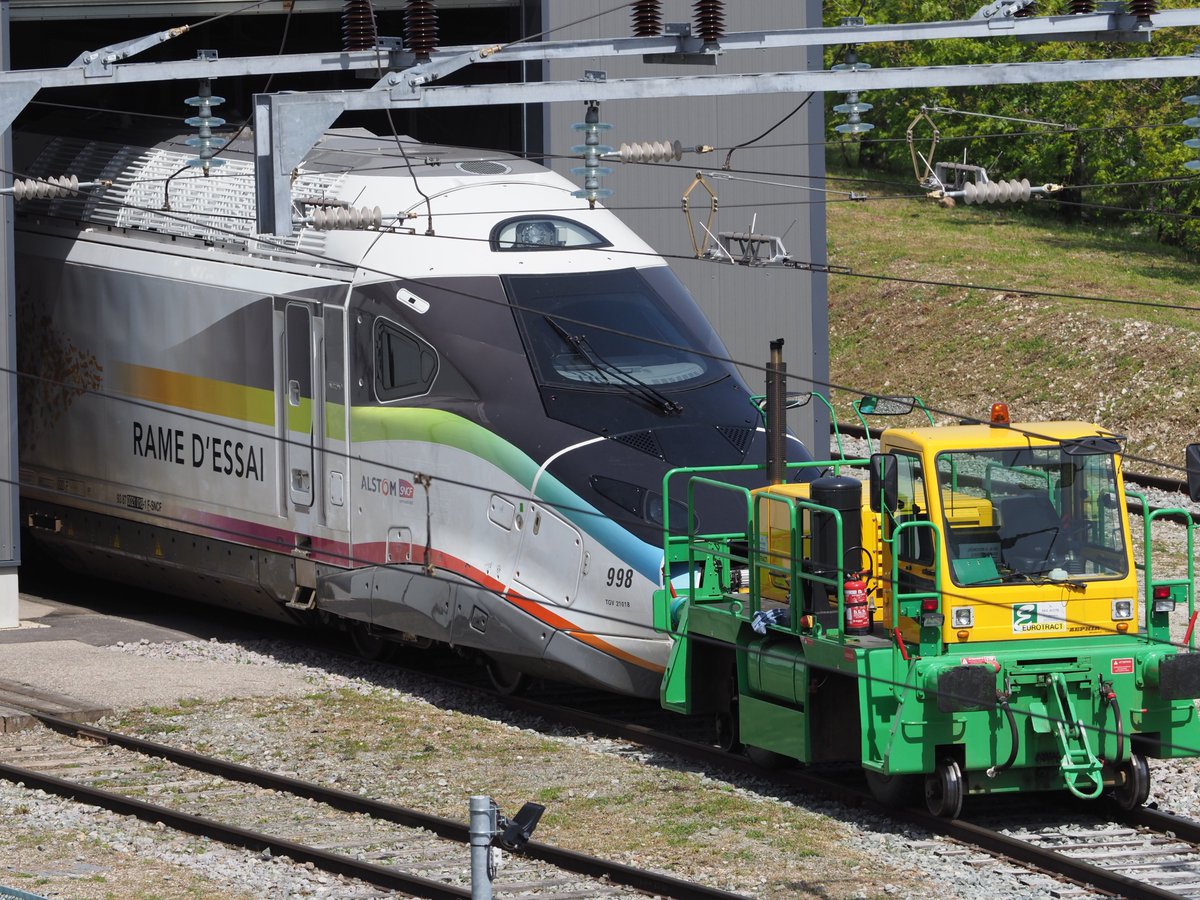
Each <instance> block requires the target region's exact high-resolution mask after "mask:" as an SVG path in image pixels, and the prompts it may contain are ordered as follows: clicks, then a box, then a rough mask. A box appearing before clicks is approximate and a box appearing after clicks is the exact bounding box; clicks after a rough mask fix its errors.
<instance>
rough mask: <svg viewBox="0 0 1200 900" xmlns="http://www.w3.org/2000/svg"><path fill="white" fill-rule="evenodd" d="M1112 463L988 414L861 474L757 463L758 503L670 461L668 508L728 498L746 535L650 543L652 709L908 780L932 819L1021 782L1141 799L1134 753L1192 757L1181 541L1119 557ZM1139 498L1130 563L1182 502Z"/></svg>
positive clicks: (941, 431) (997, 412)
mask: <svg viewBox="0 0 1200 900" xmlns="http://www.w3.org/2000/svg"><path fill="white" fill-rule="evenodd" d="M872 405H873V406H876V405H878V406H880V407H882V406H884V405H885V403H879V404H875V403H874V401H872ZM892 405H893V406H894V405H895V404H894V403H893V404H892ZM905 408H907V409H911V408H912V407H911V405H908V406H907V407H905ZM876 411H878V412H882V411H883V410H882V408H880V409H878V410H876ZM768 418H769V419H770V418H771V416H770V415H768ZM780 418H781V417H780ZM769 443H771V442H770V441H769ZM772 446H777V445H774V444H773V445H772ZM1120 449H1121V448H1120V439H1119V438H1118V437H1117V436H1115V435H1113V434H1111V433H1110V432H1107V431H1105V430H1104V429H1102V428H1099V427H1097V426H1095V425H1090V424H1087V423H1083V422H1043V423H1037V424H1011V423H1010V422H1009V421H1008V419H1007V410H1006V409H1003V408H995V409H994V410H993V421H991V422H988V423H978V424H966V425H950V426H941V427H932V426H929V427H913V428H907V427H902V428H889V429H887V430H885V431H884V432H883V433H882V435H881V436H880V445H879V451H880V452H878V453H874V454H872V455H871V456H870V458H869V459H860V460H846V459H836V460H828V461H824V462H815V463H804V464H791V465H786V466H785V465H781V464H780V463H779V462H778V460H776V461H774V462H773V463H771V464H770V465H769V466H768V467H763V468H764V470H767V472H768V474H767V477H766V479H765V480H766V481H768V482H769V485H768V486H766V487H763V488H761V489H758V490H744V489H741V488H734V487H731V486H730V485H729V484H728V483H727V482H724V481H721V480H720V475H721V474H722V471H723V470H715V469H708V470H705V469H679V470H675V471H674V472H672V473H671V474H669V475H668V476H667V477H666V478H665V479H664V496H667V497H669V498H671V499H673V500H679V501H681V502H682V501H683V500H684V499H685V496H684V495H686V500H687V502H688V504H689V506H691V505H693V504H694V503H695V502H696V500H697V498H699V497H700V496H701V495H703V494H705V493H706V492H710V491H735V492H739V493H740V494H741V496H742V499H744V502H745V523H746V524H745V530H744V531H741V530H737V531H734V532H732V533H730V532H723V533H716V534H714V533H706V532H704V531H703V530H702V526H703V524H704V523H703V522H702V521H698V520H697V518H696V517H695V516H694V515H692V514H691V513H690V512H689V515H688V521H687V522H686V523H685V524H680V523H679V522H678V521H676V522H675V524H674V526H672V524H671V523H670V522H668V523H667V525H666V527H665V529H664V533H665V541H664V549H665V554H666V560H667V570H666V573H667V577H666V578H665V579H664V586H663V588H662V589H661V590H659V591H658V592H657V593H656V596H655V613H656V627H658V628H659V629H661V630H663V631H664V632H666V633H668V634H670V636H671V637H672V638H673V653H672V655H671V658H670V663H669V666H668V668H667V672H666V674H665V676H664V680H663V683H662V690H661V699H662V704H663V706H665V707H667V708H668V709H672V710H676V711H678V712H682V713H686V714H696V715H711V716H713V717H715V720H716V722H717V723H718V729H717V731H718V740H719V742H721V743H722V744H724V745H726V746H730V747H732V746H736V745H738V744H740V745H742V746H744V747H745V748H746V749H747V752H748V753H749V754H750V755H751V756H752V758H757V759H760V760H762V761H764V762H765V761H769V760H770V761H777V760H778V759H779V758H790V759H793V760H797V761H799V762H802V763H812V764H820V763H845V762H851V763H857V764H860V765H861V766H862V768H863V769H864V771H865V773H866V775H867V779H868V782H869V783H870V785H871V788H872V790H873V792H874V793H875V794H876V796H877V797H878V798H879V799H881V800H884V801H887V802H908V801H909V800H912V799H915V798H916V796H917V795H918V794H919V792H920V790H921V788H922V787H923V789H924V795H925V800H926V804H927V806H928V808H929V809H930V811H931V812H933V813H934V814H937V815H944V816H957V815H958V814H959V812H960V810H961V808H962V804H963V799H964V797H965V796H967V795H976V794H999V793H1013V792H1018V791H1032V790H1037V791H1068V792H1070V793H1072V794H1074V795H1076V796H1079V797H1083V798H1095V797H1099V796H1101V795H1102V794H1106V793H1107V794H1109V795H1111V796H1112V797H1113V798H1114V799H1115V800H1116V801H1117V803H1119V804H1120V805H1121V806H1123V807H1125V808H1132V807H1134V806H1137V805H1140V804H1141V803H1143V802H1144V801H1145V800H1146V797H1147V795H1148V792H1149V785H1150V779H1149V770H1148V767H1147V763H1146V759H1147V758H1148V757H1159V758H1168V757H1182V756H1195V755H1197V754H1200V721H1198V720H1197V710H1196V703H1195V699H1194V698H1197V697H1200V654H1196V653H1194V652H1192V651H1193V650H1194V642H1195V639H1194V634H1193V626H1194V625H1195V621H1196V608H1195V587H1194V572H1193V562H1192V558H1193V553H1192V550H1193V538H1192V535H1193V528H1194V526H1191V527H1188V529H1187V561H1186V575H1184V576H1180V577H1160V575H1159V574H1158V570H1159V569H1162V565H1161V563H1160V565H1159V566H1158V567H1157V569H1156V567H1155V564H1154V561H1153V560H1151V558H1150V556H1149V554H1146V555H1145V557H1144V558H1141V557H1142V554H1141V553H1140V552H1139V553H1138V554H1136V555H1135V551H1134V545H1135V540H1134V538H1135V535H1134V534H1133V533H1132V532H1131V522H1130V520H1129V517H1128V515H1127V513H1126V510H1127V504H1126V497H1127V495H1126V491H1125V485H1124V481H1123V477H1122V460H1121V453H1120ZM798 468H801V469H803V468H807V469H809V470H811V472H810V473H808V474H805V473H797V472H794V471H787V470H792V469H798ZM771 469H774V471H773V472H772V471H770V470H771ZM856 473H857V476H858V477H855V474H856ZM814 475H815V477H813V476H814ZM797 477H799V478H801V479H804V478H809V479H811V480H807V481H804V480H801V481H798V482H796V481H793V482H788V481H787V480H786V479H789V478H791V479H795V478H797ZM672 506H675V504H672V503H665V504H664V509H668V508H670V507H672ZM1141 506H1142V510H1143V512H1142V520H1141V522H1140V523H1138V522H1137V521H1136V519H1135V521H1134V523H1133V526H1136V527H1138V528H1139V529H1140V533H1139V534H1138V535H1137V537H1138V539H1139V540H1138V543H1139V544H1140V546H1141V547H1145V548H1149V547H1151V545H1152V541H1151V530H1152V527H1153V526H1154V523H1155V521H1156V520H1157V519H1160V518H1161V517H1162V516H1164V515H1166V514H1168V513H1170V512H1178V510H1175V511H1171V510H1151V509H1150V508H1149V507H1148V505H1147V504H1146V503H1145V502H1144V499H1143V502H1142V504H1141ZM676 508H677V509H678V507H676ZM679 518H681V516H680V515H679V514H678V513H676V520H678V519H679ZM1183 567H1184V563H1183V562H1182V561H1180V563H1179V565H1178V568H1180V569H1182V568H1183ZM1139 574H1140V575H1141V576H1142V581H1141V587H1139ZM864 589H865V590H864ZM864 593H865V595H866V600H867V602H868V606H867V607H866V609H860V608H858V606H859V604H861V603H862V600H863V594H864ZM1176 607H1179V609H1178V611H1177V610H1176ZM1184 607H1186V616H1187V618H1186V622H1187V631H1186V635H1185V636H1183V638H1182V640H1179V641H1178V642H1175V643H1173V642H1172V631H1171V621H1172V619H1173V618H1174V619H1175V621H1176V622H1177V630H1178V626H1180V625H1182V623H1183V608H1184ZM864 626H865V627H864Z"/></svg>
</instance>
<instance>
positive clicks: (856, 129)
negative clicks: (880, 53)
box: [833, 47, 875, 135]
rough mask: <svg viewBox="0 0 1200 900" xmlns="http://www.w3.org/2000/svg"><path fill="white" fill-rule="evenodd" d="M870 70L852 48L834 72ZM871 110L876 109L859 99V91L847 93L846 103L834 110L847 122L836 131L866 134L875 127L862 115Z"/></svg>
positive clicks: (834, 68) (836, 128)
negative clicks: (863, 118) (864, 119)
mask: <svg viewBox="0 0 1200 900" xmlns="http://www.w3.org/2000/svg"><path fill="white" fill-rule="evenodd" d="M869 68H871V66H870V64H869V63H865V62H861V61H860V60H859V58H858V54H857V53H856V52H855V51H854V48H853V47H851V48H849V49H848V50H847V51H846V58H845V60H844V61H842V62H840V63H838V64H837V65H836V66H834V67H833V71H834V72H862V71H864V70H866V69H869ZM871 109H874V106H873V105H872V104H870V103H866V102H864V101H860V100H859V99H858V91H847V92H846V102H845V103H839V104H838V105H837V106H835V107H834V108H833V111H834V112H835V113H841V114H842V115H844V116H845V117H846V121H845V122H843V123H842V124H841V125H838V126H836V127H835V128H834V131H836V132H838V133H839V134H849V135H855V134H865V133H866V132H868V131H870V130H871V129H872V128H874V127H875V126H874V125H872V124H871V123H870V122H864V121H863V120H862V114H863V113H865V112H868V111H870V110H871Z"/></svg>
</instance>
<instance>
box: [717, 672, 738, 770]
mask: <svg viewBox="0 0 1200 900" xmlns="http://www.w3.org/2000/svg"><path fill="white" fill-rule="evenodd" d="M716 691H717V701H716V702H717V713H716V715H715V716H714V717H713V743H714V744H716V745H717V749H718V750H724V751H725V752H726V753H737V752H738V751H739V750H741V749H742V740H741V729H740V728H739V727H738V689H737V676H736V675H735V674H734V673H733V669H732V666H730V669H729V671H728V672H727V673H726V675H725V677H724V678H721V679H719V680H718V681H717V684H716Z"/></svg>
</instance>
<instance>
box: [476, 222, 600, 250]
mask: <svg viewBox="0 0 1200 900" xmlns="http://www.w3.org/2000/svg"><path fill="white" fill-rule="evenodd" d="M491 242H492V249H493V250H500V251H513V250H517V251H521V250H524V251H529V250H570V249H573V248H575V247H610V246H612V242H611V241H609V240H606V239H605V238H604V237H602V236H601V235H599V234H597V233H596V232H595V231H593V230H592V229H590V228H588V227H587V226H586V225H582V224H580V223H579V222H573V221H572V220H570V219H563V218H561V217H559V216H521V217H519V218H516V219H505V220H504V221H503V222H501V223H500V224H499V225H497V226H496V227H495V228H493V229H492V235H491Z"/></svg>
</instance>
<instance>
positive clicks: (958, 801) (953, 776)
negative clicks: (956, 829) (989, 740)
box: [925, 759, 965, 819]
mask: <svg viewBox="0 0 1200 900" xmlns="http://www.w3.org/2000/svg"><path fill="white" fill-rule="evenodd" d="M964 792H965V784H964V783H963V774H962V769H961V768H960V767H959V765H958V761H957V760H954V759H943V760H942V761H941V762H940V763H938V765H937V768H936V769H934V770H933V771H932V772H930V773H929V774H928V775H926V776H925V808H926V809H928V810H929V814H930V815H933V816H940V817H941V818H944V819H957V818H958V816H959V813H961V812H962V805H963V794H964Z"/></svg>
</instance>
